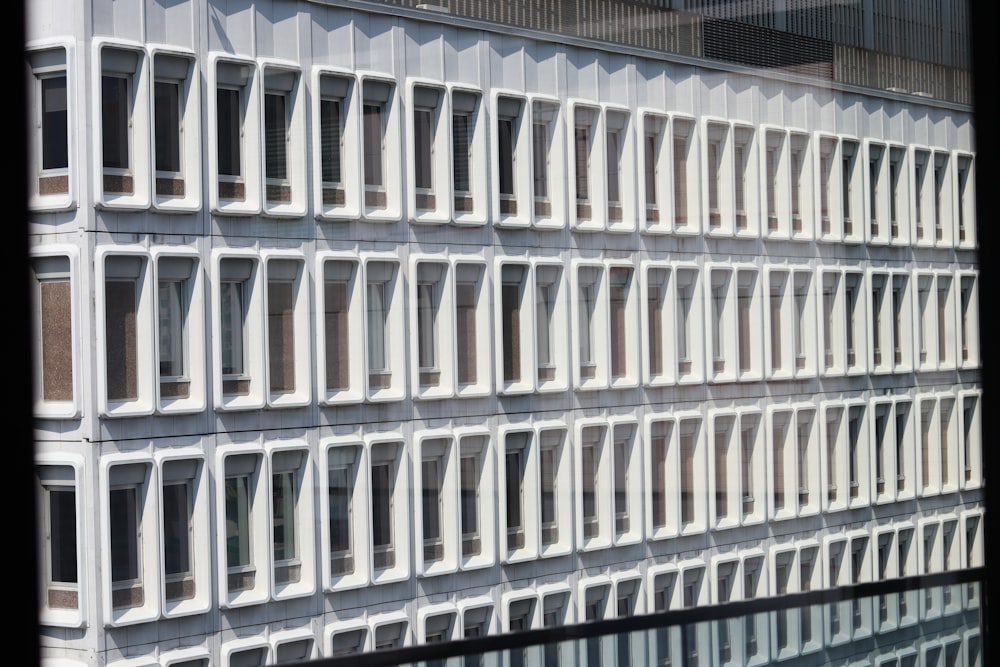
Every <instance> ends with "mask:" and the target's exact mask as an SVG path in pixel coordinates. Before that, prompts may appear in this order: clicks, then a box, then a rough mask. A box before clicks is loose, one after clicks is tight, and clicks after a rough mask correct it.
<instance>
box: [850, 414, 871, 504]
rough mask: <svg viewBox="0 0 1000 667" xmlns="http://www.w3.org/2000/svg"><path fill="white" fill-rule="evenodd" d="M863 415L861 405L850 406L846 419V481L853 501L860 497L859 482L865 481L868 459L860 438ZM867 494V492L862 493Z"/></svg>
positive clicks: (863, 443)
mask: <svg viewBox="0 0 1000 667" xmlns="http://www.w3.org/2000/svg"><path fill="white" fill-rule="evenodd" d="M863 417H864V408H863V407H852V408H851V409H850V410H849V412H848V421H847V437H848V441H847V445H848V450H847V472H848V477H847V481H848V484H849V485H850V498H851V501H854V500H856V499H858V498H861V497H862V494H861V483H862V481H865V482H867V478H866V477H865V476H863V473H864V472H865V468H867V465H864V463H866V462H867V460H868V455H867V452H865V451H862V450H863V449H864V445H865V442H864V441H863V440H862V434H861V420H862V419H863ZM864 495H865V496H866V495H868V494H867V493H865V494H864Z"/></svg>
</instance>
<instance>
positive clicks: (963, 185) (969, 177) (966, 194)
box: [955, 155, 976, 247]
mask: <svg viewBox="0 0 1000 667" xmlns="http://www.w3.org/2000/svg"><path fill="white" fill-rule="evenodd" d="M955 169H956V171H957V179H958V193H957V194H958V201H957V206H956V207H955V208H956V212H957V213H958V220H957V221H956V222H957V223H958V224H957V227H958V245H959V246H964V247H971V246H974V245H975V239H976V206H975V190H974V184H975V175H974V173H973V169H972V157H971V156H968V155H960V156H958V159H957V160H956V164H955Z"/></svg>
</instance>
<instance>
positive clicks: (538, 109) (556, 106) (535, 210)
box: [529, 95, 569, 229]
mask: <svg viewBox="0 0 1000 667" xmlns="http://www.w3.org/2000/svg"><path fill="white" fill-rule="evenodd" d="M529 101H530V103H531V123H532V125H531V152H532V155H531V176H532V180H531V186H532V189H531V195H532V209H531V210H532V224H533V225H534V227H535V228H536V229H562V228H563V227H565V225H566V223H565V220H566V217H567V212H566V189H565V186H564V185H563V183H565V182H566V180H565V179H566V178H567V171H566V169H567V166H568V164H569V163H568V162H566V159H565V156H566V154H567V153H566V151H567V147H566V138H565V134H564V132H563V117H562V106H561V104H560V101H559V99H558V98H555V97H548V96H542V95H531V96H530V97H529ZM536 125H545V126H546V128H547V129H546V134H547V136H546V137H545V138H546V139H548V141H547V143H546V145H545V164H546V172H545V181H546V195H545V196H541V195H539V194H538V192H536V190H535V182H536V180H537V179H538V176H537V175H536V174H535V167H536V164H535V154H534V151H535V141H536V137H535V126H536ZM546 207H547V208H546Z"/></svg>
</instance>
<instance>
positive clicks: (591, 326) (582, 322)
mask: <svg viewBox="0 0 1000 667" xmlns="http://www.w3.org/2000/svg"><path fill="white" fill-rule="evenodd" d="M602 277H603V271H602V270H601V269H600V268H598V267H587V266H585V267H581V268H580V269H579V270H578V271H577V302H576V307H577V328H576V333H577V359H578V360H579V363H578V368H579V377H580V383H581V384H583V383H586V382H587V381H588V380H599V379H600V378H598V373H597V371H598V354H599V350H600V347H598V342H597V341H596V340H595V336H596V334H597V331H598V327H599V326H600V324H599V322H600V320H599V319H597V318H598V299H599V298H600V288H601V278H602Z"/></svg>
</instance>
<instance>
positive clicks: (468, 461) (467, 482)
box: [459, 444, 483, 558]
mask: <svg viewBox="0 0 1000 667" xmlns="http://www.w3.org/2000/svg"><path fill="white" fill-rule="evenodd" d="M481 452H482V450H479V451H470V450H466V448H465V446H464V444H463V448H462V456H461V458H460V459H459V478H460V479H459V485H460V494H461V495H460V498H459V509H460V511H461V517H462V520H461V522H462V555H463V556H464V557H466V558H469V557H471V556H478V555H479V554H480V553H482V549H483V543H482V538H481V536H480V520H479V519H480V511H479V503H480V496H479V480H480V476H481V474H482V456H481Z"/></svg>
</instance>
